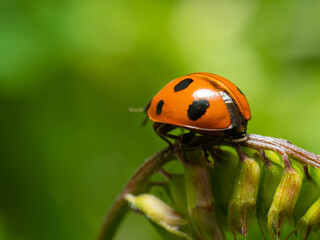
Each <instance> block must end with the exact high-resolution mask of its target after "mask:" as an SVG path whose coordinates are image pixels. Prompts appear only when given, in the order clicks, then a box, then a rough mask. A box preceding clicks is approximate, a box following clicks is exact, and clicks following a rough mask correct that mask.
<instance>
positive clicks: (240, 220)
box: [228, 157, 261, 236]
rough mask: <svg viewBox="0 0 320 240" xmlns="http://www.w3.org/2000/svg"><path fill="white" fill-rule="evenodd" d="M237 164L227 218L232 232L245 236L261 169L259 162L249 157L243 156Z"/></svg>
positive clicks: (249, 222) (254, 206)
mask: <svg viewBox="0 0 320 240" xmlns="http://www.w3.org/2000/svg"><path fill="white" fill-rule="evenodd" d="M239 165H240V166H239V173H238V175H237V177H236V180H235V183H234V188H233V195H232V198H231V201H230V204H229V212H228V214H229V215H228V219H229V224H230V228H231V231H232V233H233V234H234V235H235V234H236V232H240V233H241V234H243V235H244V236H245V235H246V232H247V229H248V228H249V227H250V225H251V224H252V222H253V220H254V217H255V212H256V202H257V195H258V190H259V182H260V175H261V170H260V166H259V164H258V163H257V162H256V161H255V160H254V159H252V158H249V157H245V158H244V159H243V160H242V161H241V162H240V164H239Z"/></svg>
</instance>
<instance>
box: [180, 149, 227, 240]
mask: <svg viewBox="0 0 320 240" xmlns="http://www.w3.org/2000/svg"><path fill="white" fill-rule="evenodd" d="M179 159H180V160H181V161H182V162H183V165H184V173H185V184H186V192H187V203H188V212H189V218H190V227H191V229H192V232H193V234H194V238H195V239H201V240H206V239H208V240H209V239H210V240H211V239H223V236H222V233H221V230H220V227H219V225H218V222H217V218H216V213H215V207H214V199H213V194H212V184H211V180H212V179H211V170H210V169H211V168H212V165H210V164H209V163H208V162H207V161H206V159H205V157H204V154H203V152H202V151H196V152H194V151H193V152H186V156H185V157H184V156H181V155H180V156H179Z"/></svg>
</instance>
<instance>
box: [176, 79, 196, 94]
mask: <svg viewBox="0 0 320 240" xmlns="http://www.w3.org/2000/svg"><path fill="white" fill-rule="evenodd" d="M192 82H193V80H192V79H191V78H186V79H184V80H182V81H180V82H179V83H178V84H177V85H175V86H174V89H173V90H174V91H175V92H179V91H181V90H183V89H186V88H187V87H188V86H189V85H190V84H191V83H192Z"/></svg>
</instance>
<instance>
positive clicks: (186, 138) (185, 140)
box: [180, 131, 195, 148]
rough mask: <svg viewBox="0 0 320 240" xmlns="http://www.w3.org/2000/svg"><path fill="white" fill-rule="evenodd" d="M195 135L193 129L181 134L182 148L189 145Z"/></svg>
mask: <svg viewBox="0 0 320 240" xmlns="http://www.w3.org/2000/svg"><path fill="white" fill-rule="evenodd" d="M194 135H195V133H194V132H192V131H190V132H188V133H185V134H183V135H181V139H180V145H181V147H182V148H183V147H187V146H188V145H189V144H190V143H191V140H192V139H193V137H194Z"/></svg>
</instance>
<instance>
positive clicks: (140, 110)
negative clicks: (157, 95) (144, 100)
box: [128, 101, 151, 126]
mask: <svg viewBox="0 0 320 240" xmlns="http://www.w3.org/2000/svg"><path fill="white" fill-rule="evenodd" d="M150 103H151V101H150V102H149V103H148V105H147V106H145V107H143V108H129V109H128V110H129V112H143V113H146V114H147V112H148V108H149V106H150ZM148 120H149V117H148V114H147V116H146V118H145V119H144V120H143V122H142V126H144V125H146V124H147V122H148Z"/></svg>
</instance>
